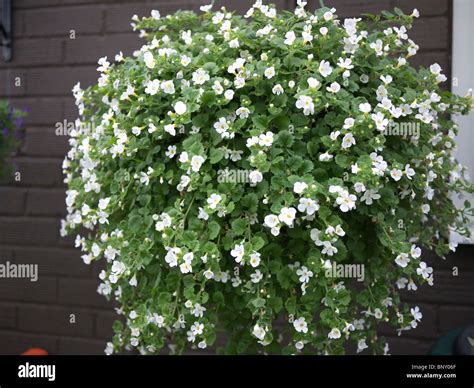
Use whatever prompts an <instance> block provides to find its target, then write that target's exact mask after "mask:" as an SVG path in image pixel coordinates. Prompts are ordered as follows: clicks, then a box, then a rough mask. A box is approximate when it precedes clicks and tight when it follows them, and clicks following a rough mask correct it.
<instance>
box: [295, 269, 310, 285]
mask: <svg viewBox="0 0 474 388" xmlns="http://www.w3.org/2000/svg"><path fill="white" fill-rule="evenodd" d="M296 274H297V275H298V276H299V281H300V282H301V283H308V282H309V279H311V278H312V277H313V272H312V271H310V270H308V268H307V267H305V266H304V265H303V266H302V267H301V268H299V269H298V270H297V271H296Z"/></svg>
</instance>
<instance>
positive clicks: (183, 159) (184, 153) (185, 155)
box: [179, 151, 189, 163]
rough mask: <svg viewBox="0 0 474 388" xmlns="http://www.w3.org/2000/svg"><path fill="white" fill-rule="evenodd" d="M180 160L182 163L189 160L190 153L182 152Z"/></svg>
mask: <svg viewBox="0 0 474 388" xmlns="http://www.w3.org/2000/svg"><path fill="white" fill-rule="evenodd" d="M179 162H180V163H187V162H189V155H188V153H187V152H186V151H183V152H181V154H180V155H179Z"/></svg>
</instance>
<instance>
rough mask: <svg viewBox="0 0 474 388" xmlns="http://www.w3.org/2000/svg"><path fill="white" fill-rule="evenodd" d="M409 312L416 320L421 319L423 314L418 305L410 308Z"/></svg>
mask: <svg viewBox="0 0 474 388" xmlns="http://www.w3.org/2000/svg"><path fill="white" fill-rule="evenodd" d="M410 313H411V315H412V316H413V319H414V320H415V321H417V322H419V321H421V318H423V314H422V313H421V311H420V308H419V307H418V306H415V307H414V308H411V309H410Z"/></svg>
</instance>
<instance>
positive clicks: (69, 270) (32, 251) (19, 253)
mask: <svg viewBox="0 0 474 388" xmlns="http://www.w3.org/2000/svg"><path fill="white" fill-rule="evenodd" d="M15 263H18V264H38V265H39V268H40V270H41V274H42V275H45V276H47V275H55V276H68V277H87V276H88V275H89V274H90V266H88V265H86V264H84V262H83V261H82V259H81V251H80V250H79V249H67V248H56V247H54V248H38V247H34V248H29V247H18V248H15Z"/></svg>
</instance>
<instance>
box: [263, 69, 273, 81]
mask: <svg viewBox="0 0 474 388" xmlns="http://www.w3.org/2000/svg"><path fill="white" fill-rule="evenodd" d="M264 74H265V77H267V78H268V79H271V78H273V77H274V76H275V68H274V67H273V66H271V67H268V68H267V69H265V73H264Z"/></svg>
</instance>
